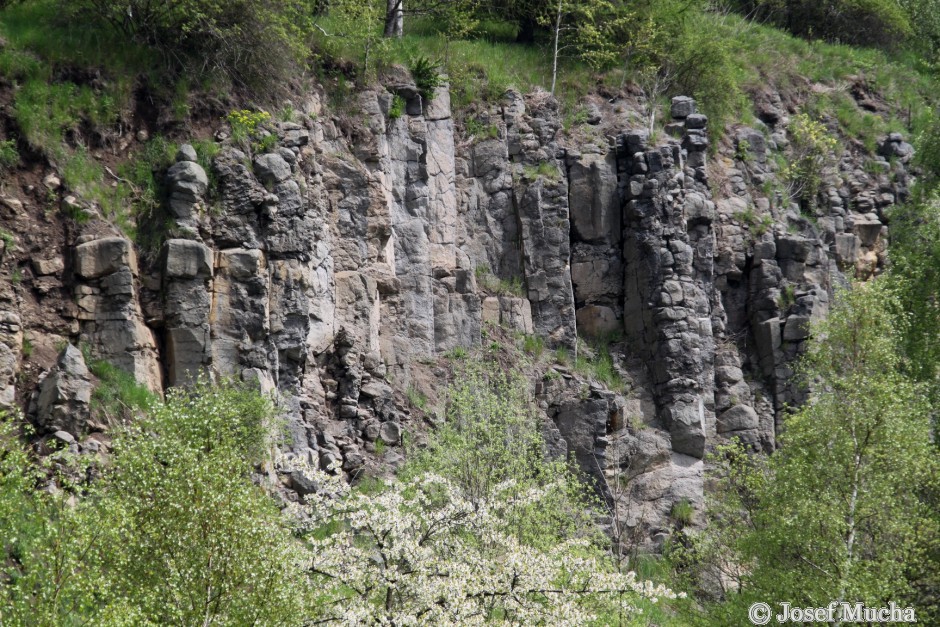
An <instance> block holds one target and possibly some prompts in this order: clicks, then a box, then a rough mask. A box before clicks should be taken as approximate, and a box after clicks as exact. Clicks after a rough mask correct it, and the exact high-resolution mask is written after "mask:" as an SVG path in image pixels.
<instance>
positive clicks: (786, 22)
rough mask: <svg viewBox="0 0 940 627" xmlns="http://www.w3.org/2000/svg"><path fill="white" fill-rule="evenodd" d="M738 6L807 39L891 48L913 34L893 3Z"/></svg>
mask: <svg viewBox="0 0 940 627" xmlns="http://www.w3.org/2000/svg"><path fill="white" fill-rule="evenodd" d="M737 4H738V5H739V7H741V8H744V9H745V10H748V12H749V13H750V14H751V15H754V16H756V17H759V18H763V19H767V20H770V21H772V22H774V23H775V24H777V25H778V26H780V27H781V28H785V29H786V30H788V31H790V32H791V33H793V34H794V35H798V36H800V37H806V38H808V39H824V40H826V41H831V42H839V43H845V44H853V45H862V46H871V45H874V46H883V47H894V46H895V45H896V44H897V43H898V42H899V41H902V40H904V39H905V38H907V37H908V36H910V35H911V34H912V32H913V29H912V26H911V21H910V19H909V17H908V14H907V13H906V12H905V11H904V9H903V8H902V7H901V5H900V4H899V3H898V2H896V1H895V0H750V1H745V2H738V3H737Z"/></svg>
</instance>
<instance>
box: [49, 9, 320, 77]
mask: <svg viewBox="0 0 940 627" xmlns="http://www.w3.org/2000/svg"><path fill="white" fill-rule="evenodd" d="M313 4H314V3H313V2H312V1H310V0H175V1H174V2H151V1H150V0H62V5H63V14H64V15H65V16H66V18H67V19H70V20H83V19H90V20H94V21H98V22H101V23H104V24H107V25H109V26H110V27H111V28H113V29H114V30H116V31H118V32H119V33H121V34H122V35H123V36H124V37H126V38H127V39H128V40H131V41H133V42H136V43H140V44H144V45H146V46H149V47H151V48H153V49H155V50H156V51H157V52H158V53H159V54H160V55H161V56H162V57H163V60H164V63H165V65H166V67H168V68H170V69H172V70H174V71H176V72H177V73H183V72H184V71H185V72H187V73H191V74H195V75H196V76H206V75H212V74H222V75H223V76H225V77H227V78H229V79H231V80H233V81H234V82H236V83H238V84H242V85H247V86H262V85H265V86H272V85H276V84H277V82H279V81H281V80H283V79H285V78H286V77H287V76H288V73H289V71H290V70H292V69H293V68H295V67H296V66H297V65H298V64H300V63H302V62H303V61H304V60H305V57H306V55H307V49H308V36H309V34H310V29H311V28H312V19H313V15H314V11H313Z"/></svg>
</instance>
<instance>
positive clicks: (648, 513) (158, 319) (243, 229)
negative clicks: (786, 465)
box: [0, 75, 911, 546]
mask: <svg viewBox="0 0 940 627" xmlns="http://www.w3.org/2000/svg"><path fill="white" fill-rule="evenodd" d="M396 98H398V99H403V100H404V102H405V105H406V106H405V108H404V111H403V112H402V114H401V115H400V116H398V117H395V114H394V113H393V111H394V107H393V103H394V102H395V99H396ZM591 106H592V107H593V110H594V111H595V112H596V115H592V116H589V117H588V122H587V123H586V124H582V125H579V126H577V127H574V128H568V129H565V128H563V126H564V125H563V120H562V118H561V116H560V115H559V111H558V104H557V103H556V102H555V100H554V99H553V98H551V97H550V96H549V95H548V94H545V93H536V94H530V95H528V96H523V95H520V94H518V93H515V92H509V93H507V94H506V96H505V98H504V100H503V101H502V102H501V103H500V104H499V105H498V106H491V107H485V106H480V107H476V108H475V109H473V110H472V111H470V112H469V113H467V114H466V117H465V118H464V119H462V120H461V121H460V122H459V123H458V121H457V120H456V119H455V116H454V114H453V113H452V111H451V107H450V103H449V99H448V93H447V90H446V88H439V89H438V90H437V93H436V95H435V97H434V98H433V99H431V100H430V101H424V100H423V99H422V98H421V95H420V92H419V90H418V89H417V88H416V87H415V85H414V84H413V83H412V82H411V81H410V79H409V78H408V77H407V76H405V75H400V76H398V75H396V76H393V77H391V78H390V79H389V80H387V81H386V88H377V89H372V90H366V91H363V92H361V93H359V94H358V95H356V97H355V101H354V102H350V103H347V104H346V109H347V110H346V111H345V112H343V113H342V114H338V113H336V112H331V111H328V110H327V109H326V107H324V106H323V105H322V104H321V98H320V97H319V96H317V95H313V96H311V97H310V98H309V99H308V100H307V101H306V102H305V103H303V106H302V107H300V109H302V113H303V115H301V116H300V119H299V121H297V122H279V123H277V124H276V125H274V126H273V127H272V132H274V133H275V134H276V136H277V137H276V138H277V142H276V145H275V147H274V148H273V149H271V150H270V151H268V152H265V153H263V154H247V153H246V152H244V151H243V150H242V149H239V148H238V147H236V146H235V145H234V144H233V143H232V142H230V141H228V139H227V137H226V136H225V134H224V133H220V134H217V136H216V138H217V139H218V140H220V141H221V142H222V144H223V148H222V150H221V152H220V153H219V155H218V156H217V157H216V158H215V160H214V163H213V166H212V169H211V171H210V172H206V171H205V170H204V169H203V168H202V167H201V166H200V165H199V164H198V163H197V162H196V161H197V159H196V155H195V152H194V151H193V150H192V148H191V147H189V146H184V147H183V148H182V149H181V150H180V151H179V154H177V156H176V163H175V164H174V165H173V166H172V167H171V168H169V170H168V171H167V172H166V173H165V176H166V181H167V185H166V187H167V190H168V194H167V197H166V198H165V201H164V205H165V206H164V210H165V212H166V215H167V216H168V217H169V224H168V225H167V227H166V236H165V237H164V238H163V241H162V244H161V245H160V247H159V250H144V249H143V248H141V247H140V246H138V245H136V244H135V243H134V242H133V241H131V240H130V239H128V238H127V237H126V236H125V235H123V234H122V233H121V232H120V231H118V230H117V229H116V228H115V227H113V226H111V225H110V224H108V223H107V222H105V221H103V220H100V219H92V220H90V221H87V222H84V223H76V222H73V221H64V220H61V219H59V218H56V217H51V216H49V215H47V214H46V215H40V213H41V212H40V211H39V208H40V206H41V200H39V199H41V198H46V197H48V196H49V195H52V196H54V197H55V198H56V201H57V202H59V203H70V204H77V205H79V206H80V207H82V208H83V209H84V210H85V211H86V212H87V213H89V214H91V215H94V207H93V206H91V205H90V204H89V203H88V202H87V201H85V200H83V199H81V198H75V197H74V196H72V195H70V194H69V193H68V190H63V189H60V188H59V187H58V186H57V185H56V184H55V183H57V181H53V182H49V180H48V177H46V178H47V181H46V182H45V183H43V184H37V185H34V186H32V187H25V186H24V187H22V188H15V189H11V188H7V189H6V190H5V191H4V192H3V194H2V196H3V197H2V198H0V209H2V219H3V223H4V225H5V226H6V227H7V228H8V229H9V230H11V231H13V232H14V233H16V234H17V235H18V239H17V244H15V245H12V244H11V245H10V247H9V249H7V250H5V252H4V256H5V260H4V265H5V266H6V268H5V270H6V271H8V272H11V273H12V272H15V273H18V274H17V276H19V277H21V278H20V280H17V281H4V286H3V288H2V290H0V310H2V311H0V403H2V404H3V405H6V406H11V405H14V404H20V405H21V406H22V407H24V408H26V409H27V411H28V413H29V417H30V419H31V420H32V421H33V422H34V424H35V425H36V426H37V428H38V430H39V434H40V435H41V436H44V437H53V435H52V434H56V436H57V437H59V438H60V439H62V438H66V436H69V437H72V439H73V443H74V446H76V447H77V448H78V449H79V450H84V449H83V447H84V446H85V445H84V444H83V443H84V442H91V443H92V444H94V449H95V450H97V447H98V444H97V440H88V439H87V438H88V436H89V434H90V433H93V432H95V431H97V430H100V429H102V428H104V427H103V426H102V425H99V424H96V423H94V422H93V421H90V420H89V418H88V403H89V399H90V385H91V384H90V383H89V381H90V378H89V377H90V375H89V373H88V371H87V368H86V366H85V363H84V360H83V358H82V355H81V353H80V352H79V351H77V350H75V349H74V348H71V347H67V348H65V349H64V351H62V354H61V357H57V354H58V351H59V350H60V348H61V346H62V345H63V344H64V343H66V342H71V343H72V344H82V345H84V346H87V347H88V351H89V354H90V355H91V356H92V357H94V358H96V359H104V360H107V361H108V362H111V363H112V364H114V365H115V366H117V367H119V368H121V369H123V370H125V371H127V372H129V373H131V374H133V375H134V376H135V377H136V378H137V380H138V381H140V382H142V383H144V384H145V385H147V386H148V387H149V388H151V389H152V390H154V391H160V390H162V389H164V388H166V387H167V386H176V385H185V384H187V383H188V382H190V381H192V380H193V379H194V378H195V377H198V376H200V373H206V374H207V375H208V376H215V377H218V376H223V377H234V378H237V379H241V380H244V381H249V382H252V383H254V384H255V385H257V386H259V388H260V389H262V390H264V391H266V392H274V393H275V394H276V398H277V402H278V405H279V406H280V408H281V409H282V410H283V414H284V417H285V419H286V421H287V425H288V433H289V435H288V437H287V439H286V441H285V443H284V450H285V454H286V455H288V456H297V457H301V458H303V459H305V460H307V461H310V462H311V463H314V464H318V465H321V466H323V467H326V466H328V465H330V464H332V463H334V462H337V463H339V464H341V466H342V469H343V470H344V471H345V472H346V473H349V474H350V476H351V477H354V476H357V475H358V474H359V473H361V472H373V471H378V470H381V469H382V468H389V467H394V466H395V464H396V463H397V462H398V461H399V460H400V459H401V458H402V457H401V455H402V454H401V446H400V445H401V443H402V438H403V437H404V436H405V435H406V434H409V433H412V434H415V435H419V434H420V432H421V430H422V429H423V428H425V427H424V426H423V425H424V422H425V421H424V418H425V417H426V416H425V414H424V411H422V408H418V407H416V406H415V404H414V403H413V402H409V401H408V398H407V396H408V393H409V392H412V391H413V392H415V393H419V394H427V395H428V396H430V397H432V398H434V397H435V395H436V391H437V390H436V388H437V387H438V386H439V385H440V384H441V377H442V376H445V375H446V372H445V370H444V369H443V368H441V367H440V364H441V358H442V356H443V355H446V354H450V353H453V352H455V351H460V350H462V349H473V348H476V347H481V346H482V347H484V348H485V346H486V344H488V343H489V342H490V341H491V340H493V339H494V338H496V339H498V340H499V341H505V342H506V343H512V339H513V337H514V336H521V335H529V336H537V337H538V338H541V341H542V342H544V343H545V344H546V345H547V346H549V347H550V348H552V349H563V351H562V352H565V353H567V354H568V355H570V356H572V358H573V356H574V355H576V354H578V353H581V354H582V355H584V354H586V355H588V358H589V359H590V358H592V356H593V355H594V353H593V351H594V350H595V349H594V348H592V342H593V343H594V345H597V344H598V343H600V344H603V345H604V346H605V347H607V348H605V350H608V351H609V352H610V354H611V356H612V361H613V368H614V370H615V371H616V372H617V374H618V375H619V377H620V378H622V379H623V380H624V381H626V385H625V386H624V388H623V389H619V388H618V389H615V390H612V389H609V388H608V387H607V386H605V385H604V384H603V383H601V382H600V381H596V380H592V379H591V378H590V377H587V376H585V375H584V374H583V373H581V374H579V373H578V372H576V371H575V370H574V369H573V368H571V367H570V366H566V365H565V364H564V363H561V362H560V361H557V360H548V359H542V360H537V361H535V362H534V363H528V364H527V365H525V366H524V369H525V371H526V374H527V375H529V376H530V377H531V383H532V392H533V394H534V398H535V399H536V401H537V404H538V406H539V408H540V409H541V411H542V412H543V414H544V420H545V427H546V432H547V433H549V434H550V435H551V438H550V440H551V441H552V448H553V450H556V451H558V452H565V451H566V452H567V453H569V454H570V455H572V456H573V458H575V459H576V460H577V461H578V462H579V463H580V464H581V466H582V467H583V468H584V469H585V470H586V471H588V472H589V473H590V474H591V476H593V478H594V480H595V481H596V482H597V486H598V490H599V492H600V493H601V494H602V495H603V496H604V497H605V498H606V499H607V502H608V504H609V505H610V513H611V515H610V519H609V521H608V522H609V524H610V526H611V531H612V532H613V533H614V534H615V535H617V536H618V537H619V539H620V540H622V541H623V542H627V541H629V542H633V543H639V544H641V545H644V546H655V545H656V544H657V543H658V542H660V541H661V540H662V539H663V538H664V537H665V535H666V534H668V532H669V530H670V522H669V514H670V511H671V508H672V507H673V506H674V504H675V503H677V502H679V501H688V502H690V503H692V504H698V503H700V502H701V498H702V492H703V489H704V488H703V470H704V464H705V462H704V457H705V455H706V452H707V451H708V450H709V449H710V448H712V447H713V446H714V445H716V444H717V443H720V442H721V441H722V440H723V439H726V438H730V437H739V438H741V439H742V440H743V441H744V442H746V443H747V444H748V445H750V446H751V447H753V448H754V449H755V450H764V451H770V450H773V448H774V447H775V442H776V435H777V433H778V432H779V429H780V418H781V414H782V411H783V409H784V407H785V406H786V405H787V404H794V403H799V402H801V400H802V399H803V397H802V392H801V390H800V389H799V387H798V386H797V385H796V384H795V383H794V382H793V381H792V380H791V376H792V374H793V370H792V365H793V362H794V359H795V358H796V357H797V356H798V355H799V354H800V352H801V350H802V344H803V342H804V341H805V340H806V339H807V337H808V331H809V325H810V323H811V322H812V321H813V320H815V319H817V318H819V317H821V316H825V315H826V312H827V308H828V305H829V303H830V302H831V300H832V298H833V294H834V290H835V289H837V288H838V286H840V285H842V284H845V283H846V281H848V280H849V279H850V278H852V277H853V276H868V275H870V274H872V273H875V272H877V271H878V269H879V268H880V267H881V266H882V264H883V263H884V251H885V245H886V240H887V226H886V224H887V220H886V218H885V209H887V208H888V207H890V206H891V205H892V204H894V203H895V202H897V201H898V200H899V199H902V198H903V197H904V195H905V194H906V193H907V185H908V172H907V169H906V166H905V164H906V163H907V162H908V161H909V159H910V154H911V151H910V146H909V145H908V144H906V143H905V142H904V141H903V139H902V138H901V137H900V136H891V137H888V138H886V139H885V141H884V145H883V146H882V149H881V151H880V153H881V155H880V156H875V155H867V154H865V153H864V151H863V150H861V149H852V150H846V151H845V152H844V154H842V155H841V158H840V160H839V162H838V166H837V167H836V168H834V169H833V170H832V171H829V172H827V173H826V176H825V178H824V183H823V186H822V190H821V192H820V195H819V202H817V203H812V204H811V205H810V206H808V207H802V208H801V207H800V206H799V205H797V204H793V203H789V202H787V201H785V198H786V194H785V193H783V190H782V189H781V187H782V185H784V183H785V181H784V177H783V176H782V173H781V172H779V171H778V168H779V166H778V165H777V164H778V162H779V160H778V159H775V158H774V157H775V155H782V154H785V153H786V150H787V146H788V133H787V128H788V124H789V119H788V112H787V111H786V110H785V109H784V108H782V105H781V106H780V107H772V106H771V107H770V108H769V109H768V110H766V111H763V112H762V114H761V118H762V120H763V121H758V122H757V123H756V124H755V127H754V128H747V127H735V128H733V129H731V131H730V133H729V134H727V135H726V139H725V140H723V143H722V144H721V145H719V146H710V145H709V135H708V132H707V124H708V120H707V118H706V117H705V116H704V115H702V114H700V113H698V112H697V111H696V104H695V102H694V101H692V100H691V99H688V98H676V99H674V100H673V103H672V108H671V112H670V113H671V118H672V119H671V122H670V123H669V124H668V125H667V127H666V133H665V134H661V133H654V134H653V135H652V136H651V135H650V133H649V132H648V131H646V130H644V129H641V128H639V124H638V122H637V121H636V120H637V119H638V116H636V115H635V112H634V110H633V108H632V107H631V106H630V105H629V103H610V102H607V101H605V100H600V99H598V100H597V101H596V102H595V103H593V104H592V105H591ZM471 127H472V128H473V129H477V130H478V129H483V130H482V131H479V132H477V133H476V134H475V135H474V134H470V133H468V132H467V130H466V129H468V128H471ZM43 174H48V173H43ZM24 334H25V336H24ZM24 337H26V338H27V339H28V343H29V345H30V346H32V347H34V349H32V350H31V351H30V352H31V353H34V354H32V356H30V355H25V354H24V352H25V351H24V347H25V346H26V345H27V342H26V341H24ZM484 338H488V339H486V340H485V339H484ZM579 338H582V339H579ZM585 340H589V341H585ZM27 357H29V359H28V360H26V358H27ZM27 362H28V363H27ZM76 440H77V441H76ZM379 440H381V442H382V443H384V445H385V446H382V447H381V448H377V446H376V442H377V441H379ZM89 446H90V445H89ZM282 481H283V482H284V485H285V486H287V487H289V488H291V489H292V490H293V491H294V492H296V493H300V494H302V493H304V491H305V490H307V489H308V487H309V486H305V485H304V484H303V481H302V477H299V476H298V477H292V476H291V475H285V476H283V477H282Z"/></svg>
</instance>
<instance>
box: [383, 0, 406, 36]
mask: <svg viewBox="0 0 940 627" xmlns="http://www.w3.org/2000/svg"><path fill="white" fill-rule="evenodd" d="M404 25H405V9H404V0H387V5H386V10H385V33H384V34H385V36H386V37H401V36H402V33H403V30H404Z"/></svg>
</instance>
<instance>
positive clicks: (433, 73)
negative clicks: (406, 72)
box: [408, 56, 444, 102]
mask: <svg viewBox="0 0 940 627" xmlns="http://www.w3.org/2000/svg"><path fill="white" fill-rule="evenodd" d="M408 65H409V69H410V70H411V77H412V78H413V79H414V82H415V85H417V86H418V91H419V92H421V98H422V99H424V101H425V102H428V101H430V100H432V99H433V98H434V92H435V91H436V90H437V88H438V87H440V86H441V85H443V84H444V77H443V76H441V66H440V64H438V63H435V62H434V61H432V60H431V59H429V58H428V57H424V56H420V57H415V58H413V59H411V62H410V63H409V64H408Z"/></svg>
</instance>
